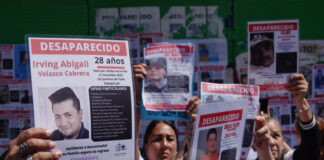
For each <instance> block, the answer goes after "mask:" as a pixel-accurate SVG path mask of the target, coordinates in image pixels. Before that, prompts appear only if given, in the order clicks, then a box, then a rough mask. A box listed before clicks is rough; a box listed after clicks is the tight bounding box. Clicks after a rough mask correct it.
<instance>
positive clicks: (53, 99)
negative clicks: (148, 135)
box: [28, 36, 135, 160]
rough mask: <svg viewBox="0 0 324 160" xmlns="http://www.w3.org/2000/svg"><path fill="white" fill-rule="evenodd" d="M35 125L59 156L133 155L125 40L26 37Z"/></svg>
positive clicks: (100, 159)
mask: <svg viewBox="0 0 324 160" xmlns="http://www.w3.org/2000/svg"><path fill="white" fill-rule="evenodd" d="M28 45H29V53H30V61H31V63H30V67H31V75H32V89H33V100H34V111H35V112H34V118H35V126H36V127H43V128H49V129H51V130H52V131H53V133H52V135H51V137H50V139H51V140H54V141H56V149H59V150H61V151H62V152H63V157H62V159H66V160H72V159H98V160H104V159H107V157H110V159H115V160H117V159H118V160H119V159H123V160H129V159H133V157H134V156H135V152H134V151H135V149H134V147H135V131H134V130H135V127H134V125H135V124H134V95H133V93H134V91H133V82H132V80H133V77H132V69H131V65H130V56H129V49H128V42H127V41H119V40H103V39H94V38H75V37H74V38H68V37H65V38H58V37H36V36H35V37H28Z"/></svg>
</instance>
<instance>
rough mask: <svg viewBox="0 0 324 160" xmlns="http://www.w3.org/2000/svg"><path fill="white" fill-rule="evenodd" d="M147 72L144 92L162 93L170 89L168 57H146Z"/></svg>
mask: <svg viewBox="0 0 324 160" xmlns="http://www.w3.org/2000/svg"><path fill="white" fill-rule="evenodd" d="M145 63H146V65H147V69H146V70H147V74H146V77H145V79H144V80H145V82H146V84H147V85H146V86H144V92H148V93H151V92H156V93H162V92H167V91H168V83H167V60H166V58H151V59H146V60H145Z"/></svg>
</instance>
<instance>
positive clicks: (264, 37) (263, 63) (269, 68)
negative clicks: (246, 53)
mask: <svg viewBox="0 0 324 160" xmlns="http://www.w3.org/2000/svg"><path fill="white" fill-rule="evenodd" d="M273 38H274V33H273V32H266V33H251V34H250V70H251V72H261V73H269V74H273V73H274V66H275V65H274V60H275V55H274V41H273Z"/></svg>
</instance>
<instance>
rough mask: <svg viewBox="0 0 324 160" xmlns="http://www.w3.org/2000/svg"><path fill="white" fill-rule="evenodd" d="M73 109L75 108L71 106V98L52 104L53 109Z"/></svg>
mask: <svg viewBox="0 0 324 160" xmlns="http://www.w3.org/2000/svg"><path fill="white" fill-rule="evenodd" d="M63 110H64V111H73V110H77V109H76V108H75V107H74V106H73V100H72V99H67V100H64V101H62V102H59V103H54V104H53V111H63Z"/></svg>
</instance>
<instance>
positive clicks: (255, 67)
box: [248, 20, 299, 85]
mask: <svg viewBox="0 0 324 160" xmlns="http://www.w3.org/2000/svg"><path fill="white" fill-rule="evenodd" d="M248 37H249V39H248V46H249V47H248V50H249V52H248V53H249V63H248V64H249V65H248V75H249V77H248V79H249V84H252V85H266V84H276V85H284V84H286V82H287V81H288V77H289V75H291V74H292V73H297V72H298V67H297V66H298V52H299V42H298V40H299V33H298V21H297V20H291V21H266V22H249V24H248Z"/></svg>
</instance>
